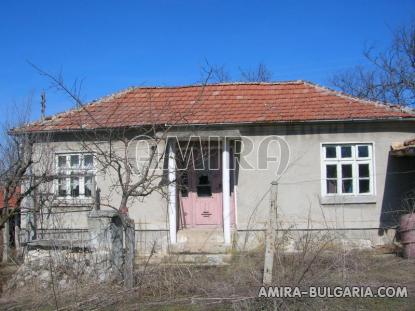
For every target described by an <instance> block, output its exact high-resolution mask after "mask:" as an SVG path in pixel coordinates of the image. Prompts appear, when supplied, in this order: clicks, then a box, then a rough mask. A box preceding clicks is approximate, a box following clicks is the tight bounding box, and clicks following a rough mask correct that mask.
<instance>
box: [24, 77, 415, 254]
mask: <svg viewBox="0 0 415 311" xmlns="http://www.w3.org/2000/svg"><path fill="white" fill-rule="evenodd" d="M166 129H168V131H166ZM18 131H20V132H25V133H31V134H33V135H40V136H41V135H44V134H47V137H48V139H49V140H48V142H47V144H48V147H47V149H48V150H49V151H50V152H51V155H50V156H49V157H45V158H48V159H49V160H51V161H53V162H54V167H55V168H56V169H58V170H63V171H64V172H65V174H64V175H62V176H63V177H61V178H59V180H58V181H56V182H55V183H54V184H53V185H52V186H51V188H50V189H51V190H50V191H49V192H51V193H53V194H54V197H55V198H58V199H61V200H60V201H59V200H58V201H57V202H58V203H54V205H53V206H52V207H53V208H52V209H50V213H51V214H52V215H55V218H54V217H49V218H48V219H44V220H43V223H42V228H41V230H42V232H43V234H45V236H49V237H56V236H58V235H59V234H60V233H62V234H65V236H67V235H68V234H69V233H71V232H72V233H77V234H81V233H82V232H84V231H85V230H86V217H87V214H88V211H89V210H90V208H91V207H92V205H93V202H94V199H93V198H94V197H95V193H96V189H100V198H101V208H102V209H105V208H108V206H110V205H111V204H113V205H114V206H119V202H121V201H122V194H121V191H120V189H121V188H120V187H121V185H120V184H119V183H118V182H115V181H114V180H116V172H115V171H111V167H110V165H108V166H106V167H103V164H102V161H100V159H99V157H98V155H97V152H96V150H97V148H98V147H97V146H98V145H97V141H100V143H101V142H102V144H103V145H105V144H106V143H108V141H107V140H108V135H110V134H109V133H114V132H117V133H122V134H123V135H124V137H127V136H128V137H129V139H131V137H134V136H136V135H138V136H140V135H142V134H143V133H147V134H148V133H152V135H150V136H157V133H163V131H164V133H167V134H168V135H162V137H163V139H162V140H159V141H158V144H161V145H162V144H163V142H164V146H165V148H163V149H162V150H163V152H164V153H163V155H164V161H163V163H162V166H163V170H162V171H163V174H161V175H160V176H159V178H160V180H159V181H156V180H154V181H152V184H157V185H160V183H161V185H164V186H161V188H157V189H158V190H157V191H153V192H151V193H149V194H148V195H146V196H142V197H140V198H139V199H134V200H130V201H129V203H128V206H127V207H128V213H129V215H130V217H131V218H132V219H133V220H134V222H135V230H136V242H137V250H138V253H139V254H146V253H149V252H150V250H151V249H153V250H154V249H155V250H156V251H157V252H158V253H165V252H168V251H169V250H170V251H177V250H181V251H186V252H209V251H211V249H209V247H212V245H215V246H218V247H219V249H222V248H221V247H222V246H223V247H224V248H228V247H230V246H234V247H239V248H245V247H248V248H249V247H255V246H256V245H258V244H259V243H261V240H262V239H263V233H264V230H265V227H266V223H267V219H268V213H269V204H270V203H269V202H270V191H269V190H270V186H271V183H272V182H273V181H275V180H277V182H278V191H277V205H278V224H279V227H278V229H279V230H289V231H290V232H299V233H301V232H307V231H310V230H314V231H330V232H333V233H336V234H339V235H340V236H341V237H342V238H345V239H348V240H355V241H357V242H361V241H364V242H365V243H370V245H377V244H381V243H384V242H385V234H384V233H385V232H386V231H387V229H389V228H394V227H395V226H396V220H395V219H393V217H390V215H389V214H388V211H389V212H390V211H391V210H396V209H399V206H400V202H401V197H402V195H403V194H404V193H405V192H406V191H408V190H410V189H411V188H412V187H414V186H415V185H414V180H415V179H414V178H413V177H414V176H413V171H412V172H411V167H410V166H411V165H413V164H412V163H410V164H408V165H406V166H404V167H401V164H400V163H401V162H396V163H395V161H394V157H393V156H391V155H390V146H391V144H392V143H393V142H395V141H403V140H406V139H409V138H412V137H413V136H414V133H415V114H414V113H413V112H412V111H410V110H404V109H402V108H400V107H396V106H395V107H394V106H390V105H384V104H381V103H378V102H372V101H367V100H362V99H358V98H354V97H351V96H348V95H346V94H343V93H339V92H336V91H333V90H330V89H327V88H325V87H321V86H318V85H316V84H313V83H310V82H305V81H292V82H278V83H223V84H208V85H190V86H182V87H137V88H130V89H127V90H124V91H121V92H119V93H116V94H113V95H110V96H108V97H104V98H102V99H100V100H97V101H94V102H92V103H90V104H88V105H85V106H83V107H81V108H78V109H73V110H71V111H68V112H65V113H62V114H58V115H56V116H53V117H51V118H46V119H45V120H43V121H39V122H35V123H32V124H29V125H28V126H26V127H24V128H21V129H19V130H18ZM91 133H94V135H92V134H91ZM111 135H112V134H111ZM42 137H46V136H42ZM81 137H89V138H88V140H83V142H82V143H80V140H81ZM167 137H168V139H167ZM117 143H118V142H117ZM44 144H46V142H44ZM39 145H42V142H41V141H40V142H39ZM103 145H102V146H103ZM121 145H123V144H122V143H120V144H117V145H116V147H114V150H115V149H117V148H118V149H117V150H121V147H120V146H121ZM100 146H101V145H100ZM189 146H190V149H192V148H193V149H192V151H193V152H191V153H188V155H189V154H190V156H191V157H193V159H191V160H190V163H192V161H193V165H184V164H183V161H181V162H180V161H178V158H179V155H180V157H181V158H182V160H183V159H185V162H186V163H187V164H188V163H189V161H188V160H189V158H186V157H183V150H184V149H185V151H184V153H186V152H187V151H188V150H187V149H186V147H189ZM94 148H95V149H94ZM183 148H184V149H183ZM202 149H203V150H204V151H203V152H202V151H201V150H202ZM94 150H95V151H94ZM136 150H138V149H136ZM186 150H187V151H186ZM195 155H196V156H195ZM136 156H137V154H136ZM194 157H196V158H197V159H199V160H200V159H202V161H199V160H196V161H195V160H194ZM135 160H136V159H135ZM179 162H180V163H179ZM195 162H198V163H199V164H200V162H201V163H202V164H203V165H202V167H201V168H198V164H197V163H196V164H195ZM206 162H208V164H207V165H204V164H206ZM186 163H185V164H186ZM79 172H81V173H79ZM179 172H180V174H179ZM163 179H164V184H163V182H162V180H163ZM166 180H167V182H166ZM159 190H160V191H159ZM59 202H60V203H59ZM63 202H64V203H63ZM57 224H59V226H58V225H57ZM22 226H23V227H24V224H23V225H22ZM59 236H60V235H59Z"/></svg>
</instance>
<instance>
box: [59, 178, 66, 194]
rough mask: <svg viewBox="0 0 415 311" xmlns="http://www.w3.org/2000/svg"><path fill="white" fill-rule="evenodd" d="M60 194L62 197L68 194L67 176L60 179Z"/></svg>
mask: <svg viewBox="0 0 415 311" xmlns="http://www.w3.org/2000/svg"><path fill="white" fill-rule="evenodd" d="M58 195H59V196H60V197H65V196H66V178H59V179H58Z"/></svg>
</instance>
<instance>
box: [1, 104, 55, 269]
mask: <svg viewBox="0 0 415 311" xmlns="http://www.w3.org/2000/svg"><path fill="white" fill-rule="evenodd" d="M18 109H19V110H18V111H19V113H18V114H17V116H18V119H16V120H14V122H13V121H10V122H7V121H6V122H4V124H2V127H3V128H2V138H1V143H0V189H1V191H2V194H3V202H1V204H2V207H3V208H2V209H1V215H0V228H3V262H6V261H7V260H8V258H9V256H10V243H9V242H10V233H9V232H10V228H9V220H10V219H12V218H13V217H15V216H16V215H19V213H20V212H21V210H22V208H21V204H22V202H23V200H24V199H25V198H27V197H29V196H30V195H32V193H33V192H34V191H35V190H36V189H37V188H38V187H39V186H40V185H42V184H43V183H46V182H49V181H50V180H52V179H53V175H51V174H50V170H48V169H45V167H44V166H43V165H44V164H45V163H46V162H47V161H46V162H45V161H44V159H47V158H48V157H46V156H45V154H44V152H45V149H37V150H36V149H35V148H34V145H35V143H36V142H37V141H38V140H39V139H40V140H41V141H43V142H47V141H48V138H47V137H48V135H42V137H40V136H38V135H32V134H27V133H19V132H16V130H15V129H14V128H19V127H21V126H24V125H26V124H27V122H28V120H29V116H30V111H29V109H28V108H25V106H24V105H21V106H20V107H19V108H18ZM42 158H43V160H42ZM40 162H43V164H42V169H39V168H40V167H39V168H38V169H36V170H35V169H34V167H35V166H36V164H38V163H40ZM12 201H13V206H11V202H12Z"/></svg>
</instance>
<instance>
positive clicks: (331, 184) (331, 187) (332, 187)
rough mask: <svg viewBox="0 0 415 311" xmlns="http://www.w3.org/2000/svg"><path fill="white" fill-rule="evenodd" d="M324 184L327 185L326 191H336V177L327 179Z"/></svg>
mask: <svg viewBox="0 0 415 311" xmlns="http://www.w3.org/2000/svg"><path fill="white" fill-rule="evenodd" d="M326 185H327V193H337V180H336V179H329V180H327V182H326Z"/></svg>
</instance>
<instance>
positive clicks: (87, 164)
mask: <svg viewBox="0 0 415 311" xmlns="http://www.w3.org/2000/svg"><path fill="white" fill-rule="evenodd" d="M93 167H94V157H93V156H92V154H86V155H84V168H93Z"/></svg>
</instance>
